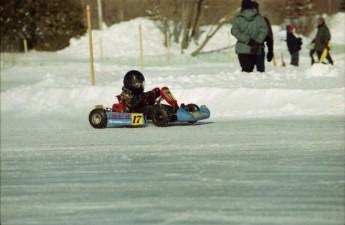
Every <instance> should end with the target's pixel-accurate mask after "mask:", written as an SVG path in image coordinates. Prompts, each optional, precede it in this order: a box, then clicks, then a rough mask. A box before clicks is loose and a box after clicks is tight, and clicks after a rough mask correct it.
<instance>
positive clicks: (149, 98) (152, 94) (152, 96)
mask: <svg viewBox="0 0 345 225" xmlns="http://www.w3.org/2000/svg"><path fill="white" fill-rule="evenodd" d="M157 93H158V95H157ZM144 96H145V100H146V102H147V104H149V105H153V104H155V101H156V99H157V97H158V96H159V92H157V91H148V92H146V93H144Z"/></svg>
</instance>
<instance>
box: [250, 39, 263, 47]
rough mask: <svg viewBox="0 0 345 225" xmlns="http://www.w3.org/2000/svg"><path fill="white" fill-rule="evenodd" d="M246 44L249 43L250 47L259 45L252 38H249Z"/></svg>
mask: <svg viewBox="0 0 345 225" xmlns="http://www.w3.org/2000/svg"><path fill="white" fill-rule="evenodd" d="M247 45H249V46H250V47H255V46H259V45H260V43H259V42H257V41H255V40H253V39H249V41H248V43H247Z"/></svg>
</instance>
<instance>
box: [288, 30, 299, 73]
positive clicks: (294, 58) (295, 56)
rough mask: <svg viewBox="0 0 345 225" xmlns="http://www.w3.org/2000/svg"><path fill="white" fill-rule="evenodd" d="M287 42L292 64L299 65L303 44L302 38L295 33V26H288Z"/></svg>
mask: <svg viewBox="0 0 345 225" xmlns="http://www.w3.org/2000/svg"><path fill="white" fill-rule="evenodd" d="M286 34H287V37H286V42H287V47H288V50H289V52H290V55H291V65H293V66H298V63H299V51H300V50H301V46H302V39H301V38H300V37H298V38H297V37H296V36H295V35H294V27H293V26H286Z"/></svg>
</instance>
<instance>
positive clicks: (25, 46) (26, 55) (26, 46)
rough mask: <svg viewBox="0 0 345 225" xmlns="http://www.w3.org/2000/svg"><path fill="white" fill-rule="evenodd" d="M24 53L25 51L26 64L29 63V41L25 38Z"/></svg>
mask: <svg viewBox="0 0 345 225" xmlns="http://www.w3.org/2000/svg"><path fill="white" fill-rule="evenodd" d="M24 53H25V60H24V65H28V42H27V41H26V39H24Z"/></svg>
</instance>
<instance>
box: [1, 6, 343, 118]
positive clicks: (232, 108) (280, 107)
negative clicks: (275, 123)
mask: <svg viewBox="0 0 345 225" xmlns="http://www.w3.org/2000/svg"><path fill="white" fill-rule="evenodd" d="M343 18H344V14H343V13H342V14H337V15H336V16H334V17H333V18H330V20H329V26H330V28H331V30H332V32H334V35H333V36H334V37H340V39H341V37H343V36H344V31H343V30H342V31H340V27H339V26H343V23H340V21H342V20H343ZM139 24H141V25H142V26H143V31H144V37H143V38H144V48H145V55H152V56H155V57H158V58H159V57H161V56H162V55H164V54H166V48H165V47H164V46H163V35H162V33H161V31H160V30H159V29H158V28H157V26H155V24H154V23H153V22H152V21H150V20H147V19H144V18H138V19H135V20H132V21H128V22H123V23H120V24H116V25H113V26H111V27H108V28H106V29H104V30H103V31H102V32H100V31H94V32H93V35H94V39H95V40H100V38H101V37H102V40H103V43H104V46H106V47H105V48H104V55H105V56H107V57H121V59H123V60H126V59H128V58H132V57H137V56H139V52H138V49H139V48H138V45H139V42H138V26H139ZM208 29H211V27H206V28H204V33H203V34H202V37H203V36H205V35H206V34H207V30H208ZM229 31H230V25H225V26H224V27H223V28H222V29H221V30H220V31H219V32H218V33H217V35H216V36H214V38H213V39H212V40H211V41H210V42H209V44H208V45H207V47H206V48H205V49H204V53H205V52H206V53H207V54H204V55H202V56H201V57H200V58H192V57H190V56H188V55H183V56H182V55H180V47H179V46H178V45H175V44H173V45H172V46H171V52H172V53H173V54H175V55H176V57H185V58H186V59H188V60H190V62H193V63H189V64H186V63H184V64H183V65H182V64H173V65H164V66H147V67H145V68H144V69H142V72H143V73H144V75H145V77H146V90H150V89H151V88H154V87H163V86H168V87H169V88H170V89H171V91H172V92H173V93H174V95H175V97H176V98H177V100H178V101H179V102H180V103H196V104H199V105H201V104H206V105H207V106H208V107H209V108H210V110H211V113H212V117H213V118H220V117H275V116H297V115H306V116H313V115H344V108H345V106H344V102H345V97H344V92H345V89H344V70H345V63H344V62H345V60H344V57H345V55H344V53H343V52H342V51H340V52H336V51H335V52H334V53H333V58H334V60H335V66H331V65H323V64H314V65H313V66H311V65H310V58H309V52H308V50H306V49H304V50H303V51H301V54H300V66H299V67H294V66H290V65H289V54H288V53H287V48H286V43H285V41H284V40H283V39H282V38H283V36H284V35H285V31H282V30H280V29H279V27H277V26H275V27H274V31H275V35H276V37H277V38H276V41H275V49H276V52H277V54H276V55H277V63H278V66H273V65H272V63H266V72H265V73H258V72H254V73H250V74H248V73H242V72H241V71H240V66H239V63H238V61H237V58H236V56H235V54H234V53H233V49H232V61H230V62H227V63H224V62H226V61H227V59H225V60H223V62H222V63H210V62H208V61H209V60H210V59H211V58H212V57H214V54H218V53H217V52H219V51H223V52H224V51H226V52H228V51H229V50H228V49H226V47H227V46H228V44H229V40H230V42H231V45H233V44H235V41H234V39H233V37H232V36H229ZM279 35H280V36H279ZM229 37H230V39H229ZM279 37H281V38H279ZM201 39H202V38H201ZM191 45H192V48H191V49H192V50H194V48H193V45H195V44H193V43H191ZM97 47H98V44H97V41H95V42H94V48H97ZM194 47H196V46H194ZM338 47H340V48H344V42H341V44H340V42H339V44H338ZM95 52H97V51H95ZM213 52H214V53H213ZM280 52H283V53H284V57H285V62H286V63H287V67H285V68H282V67H280V65H281V58H280V54H279V53H280ZM88 54H89V52H88V39H87V36H85V37H82V38H80V39H78V40H77V39H73V40H71V46H69V47H68V48H66V49H64V50H62V51H60V52H58V53H46V52H35V51H32V52H30V53H29V60H31V64H30V66H23V65H22V64H20V63H17V64H15V65H14V66H8V67H6V68H3V67H2V68H1V113H2V114H5V115H10V116H12V117H15V118H33V117H38V116H39V117H45V118H53V117H54V116H56V115H62V116H66V117H80V118H87V116H88V113H89V111H90V110H91V109H92V108H93V107H94V105H96V104H104V105H105V106H111V105H112V104H113V103H114V102H115V95H118V94H120V91H121V87H122V78H123V76H124V74H125V73H126V72H127V71H128V70H131V69H138V68H137V67H133V66H130V65H125V64H118V63H117V62H116V61H110V62H109V61H107V62H99V61H97V60H96V63H95V74H96V86H95V87H92V86H91V85H90V66H89V62H88V59H87V57H88ZM179 55H180V56H179ZM218 56H219V55H218ZM84 57H85V59H84ZM188 57H189V58H188ZM223 57H228V55H227V54H223ZM23 59H24V56H23V55H17V60H19V61H20V60H23ZM193 60H194V61H193ZM198 60H199V61H198ZM200 60H201V61H200ZM34 61H35V62H34ZM37 62H39V63H37Z"/></svg>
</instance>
